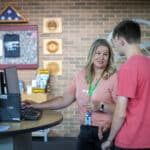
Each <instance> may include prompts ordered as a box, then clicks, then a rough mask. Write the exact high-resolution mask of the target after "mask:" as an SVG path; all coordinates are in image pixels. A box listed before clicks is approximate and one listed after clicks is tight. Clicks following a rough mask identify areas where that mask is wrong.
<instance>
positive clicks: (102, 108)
mask: <svg viewBox="0 0 150 150" xmlns="http://www.w3.org/2000/svg"><path fill="white" fill-rule="evenodd" d="M104 106H105V105H104V104H103V103H101V104H100V109H99V110H100V111H101V112H104Z"/></svg>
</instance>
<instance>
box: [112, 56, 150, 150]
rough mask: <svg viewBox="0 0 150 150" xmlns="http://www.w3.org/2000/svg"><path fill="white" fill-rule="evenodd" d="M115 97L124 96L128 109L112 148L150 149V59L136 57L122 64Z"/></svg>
mask: <svg viewBox="0 0 150 150" xmlns="http://www.w3.org/2000/svg"><path fill="white" fill-rule="evenodd" d="M117 95H118V96H126V97H128V106H127V110H126V119H125V122H124V124H123V126H122V127H121V129H120V131H119V133H118V135H117V136H116V140H115V145H116V146H118V147H121V148H150V58H148V57H146V56H144V55H136V56H132V57H131V58H130V59H129V60H128V61H127V62H126V63H125V64H124V65H122V67H121V69H120V71H119V73H118V92H117Z"/></svg>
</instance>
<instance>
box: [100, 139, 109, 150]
mask: <svg viewBox="0 0 150 150" xmlns="http://www.w3.org/2000/svg"><path fill="white" fill-rule="evenodd" d="M111 145H112V143H111V142H110V141H106V142H104V143H102V145H101V148H102V150H110V148H111Z"/></svg>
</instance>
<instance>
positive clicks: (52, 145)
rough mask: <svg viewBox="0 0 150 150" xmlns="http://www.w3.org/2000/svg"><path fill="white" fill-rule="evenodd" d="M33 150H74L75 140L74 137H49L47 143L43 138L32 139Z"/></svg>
mask: <svg viewBox="0 0 150 150" xmlns="http://www.w3.org/2000/svg"><path fill="white" fill-rule="evenodd" d="M32 141H33V142H32V149H33V150H75V149H76V138H74V137H50V138H49V139H48V142H44V141H43V138H33V140H32Z"/></svg>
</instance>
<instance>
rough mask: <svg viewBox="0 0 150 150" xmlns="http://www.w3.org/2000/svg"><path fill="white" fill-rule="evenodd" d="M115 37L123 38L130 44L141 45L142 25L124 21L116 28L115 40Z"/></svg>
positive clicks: (114, 31) (114, 32)
mask: <svg viewBox="0 0 150 150" xmlns="http://www.w3.org/2000/svg"><path fill="white" fill-rule="evenodd" d="M115 37H123V38H124V39H125V40H126V41H127V42H128V43H129V44H133V43H140V42H141V29H140V25H139V24H138V23H136V22H134V21H132V20H124V21H122V22H120V23H119V24H118V25H117V26H116V27H115V28H114V30H113V38H115Z"/></svg>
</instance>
